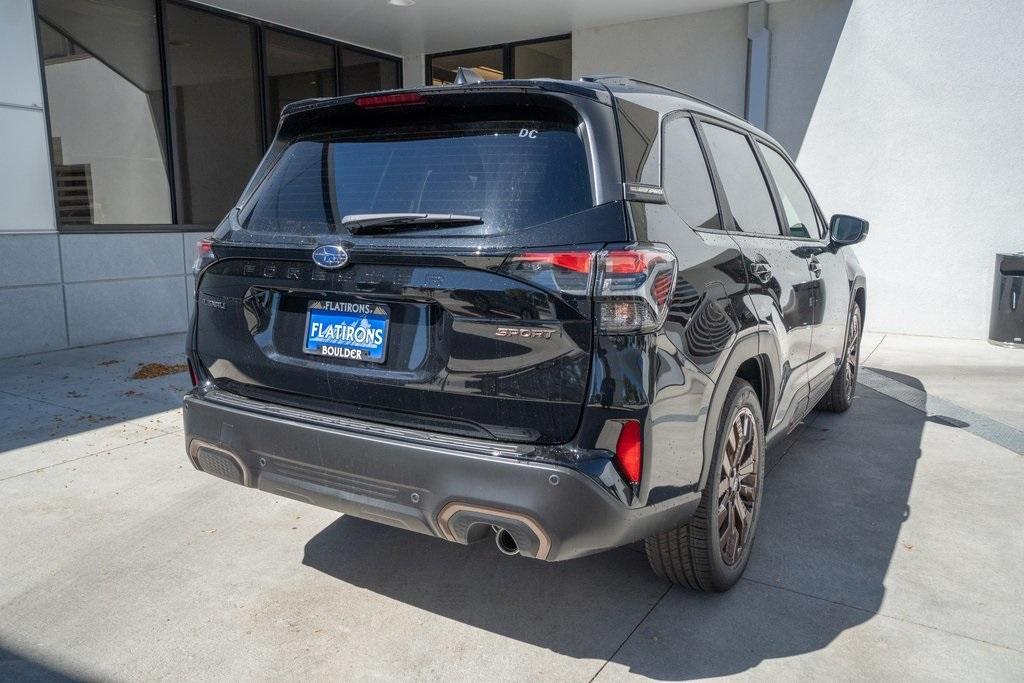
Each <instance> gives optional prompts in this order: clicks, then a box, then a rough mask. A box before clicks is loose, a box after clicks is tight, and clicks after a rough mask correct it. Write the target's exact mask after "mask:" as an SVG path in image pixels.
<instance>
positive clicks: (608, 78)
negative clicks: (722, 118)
mask: <svg viewBox="0 0 1024 683" xmlns="http://www.w3.org/2000/svg"><path fill="white" fill-rule="evenodd" d="M580 80H581V81H586V82H588V83H611V84H613V85H646V86H648V87H651V88H657V89H658V90H664V91H666V92H670V93H673V94H675V95H682V96H683V97H686V98H688V99H691V100H693V101H694V102H700V103H701V104H706V105H707V106H709V107H711V108H712V109H717V110H718V111H720V112H724V113H726V114H728V115H729V116H735V117H736V118H738V119H741V120H743V121H746V119H745V118H744V117H742V116H740V115H739V114H736V113H735V112H731V111H729V110H728V109H726V108H725V107H723V106H720V105H717V104H715V103H714V102H708V101H707V100H705V99H702V98H700V97H697V96H696V95H691V94H690V93H688V92H683V91H682V90H676V89H674V88H669V87H668V86H664V85H658V84H657V83H651V82H650V81H644V80H641V79H639V78H633V77H632V76H623V75H621V74H593V75H589V76H580ZM748 123H749V121H748Z"/></svg>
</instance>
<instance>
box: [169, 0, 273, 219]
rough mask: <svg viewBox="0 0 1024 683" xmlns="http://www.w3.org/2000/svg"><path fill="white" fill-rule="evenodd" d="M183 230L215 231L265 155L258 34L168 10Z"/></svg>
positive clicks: (195, 13) (193, 12) (230, 22)
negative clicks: (196, 226) (205, 227)
mask: <svg viewBox="0 0 1024 683" xmlns="http://www.w3.org/2000/svg"><path fill="white" fill-rule="evenodd" d="M166 16H167V23H166V29H167V46H168V47H167V61H168V67H169V69H170V74H171V87H172V89H173V102H174V109H175V111H174V114H175V121H176V131H175V132H176V137H177V145H178V150H177V156H176V157H175V161H176V163H177V178H178V187H179V188H180V192H181V198H180V207H181V211H180V214H179V216H178V218H179V222H181V223H216V222H217V221H219V220H221V219H222V218H223V217H224V215H225V214H226V213H227V211H228V209H230V208H231V205H232V203H233V202H234V201H235V200H236V199H237V198H238V195H239V194H240V193H241V191H242V188H243V187H244V186H245V183H246V180H248V178H249V176H250V174H251V173H252V171H253V169H254V168H256V164H257V163H258V162H259V160H260V157H261V156H262V152H263V128H262V125H261V124H262V116H261V115H260V105H259V97H258V95H257V93H258V92H259V90H258V88H257V78H256V76H257V74H256V49H255V47H256V45H255V35H254V34H255V28H254V27H253V26H252V25H251V24H247V23H244V22H241V21H237V20H234V19H228V18H226V17H223V16H219V15H215V14H210V13H209V12H204V11H201V10H197V9H192V8H190V7H184V6H182V5H176V4H173V3H168V4H167V14H166Z"/></svg>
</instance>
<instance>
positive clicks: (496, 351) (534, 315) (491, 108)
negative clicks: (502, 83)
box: [194, 89, 626, 443]
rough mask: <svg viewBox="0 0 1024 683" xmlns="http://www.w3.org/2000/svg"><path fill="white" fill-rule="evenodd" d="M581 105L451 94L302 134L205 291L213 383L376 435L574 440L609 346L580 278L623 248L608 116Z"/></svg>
mask: <svg viewBox="0 0 1024 683" xmlns="http://www.w3.org/2000/svg"><path fill="white" fill-rule="evenodd" d="M583 99H584V98H579V97H576V96H570V95H566V94H551V93H541V92H531V91H528V90H525V89H518V90H515V89H509V90H503V91H502V90H495V91H494V93H485V94H482V93H480V92H472V91H470V92H465V93H459V92H454V91H453V92H443V93H442V92H436V91H435V92H433V93H430V92H427V93H424V94H422V95H407V96H405V99H404V100H403V101H400V100H399V98H392V99H391V100H387V99H384V98H381V97H376V98H361V102H360V100H355V101H352V100H348V101H343V102H339V103H336V104H333V105H332V106H327V107H319V108H314V109H311V110H308V111H305V112H299V113H296V114H292V115H290V116H286V117H285V120H284V122H283V123H282V128H281V130H280V131H279V133H278V140H277V141H275V147H274V150H275V151H273V152H272V153H271V154H272V155H273V156H274V157H275V158H274V159H273V160H272V163H267V164H265V167H269V168H264V171H263V172H262V173H258V174H257V178H256V180H254V182H253V185H254V189H253V190H252V192H251V193H250V194H249V196H247V197H246V198H245V200H244V202H243V203H242V204H241V206H240V207H239V208H238V209H237V210H235V211H233V212H232V214H231V215H230V216H229V217H228V219H227V220H226V221H225V222H224V224H222V225H221V227H220V228H218V230H217V232H216V234H215V239H214V241H213V243H212V248H211V251H210V253H209V254H208V255H207V257H206V258H207V261H208V262H209V264H210V265H207V266H206V267H205V269H204V270H203V271H202V273H201V275H200V277H199V280H198V283H197V289H198V298H197V306H196V320H195V324H196V329H195V338H194V339H195V341H194V344H195V354H196V358H197V360H198V361H199V363H200V365H201V367H202V369H203V372H204V373H205V375H206V377H207V378H209V379H210V380H212V382H214V383H215V384H216V385H217V386H218V387H220V388H222V389H225V390H228V391H232V392H235V393H239V394H243V395H247V396H250V397H253V398H258V399H261V400H266V401H270V402H275V403H280V404H285V405H291V406H296V407H302V408H307V409H312V410H317V411H321V412H328V413H334V414H340V415H345V416H350V417H357V418H361V419H367V420H371V421H376V422H382V423H389V424H396V425H402V426H413V427H417V428H423V429H428V430H433V431H441V432H447V433H453V434H460V435H466V436H474V437H479V438H488V439H499V440H506V441H517V442H530V443H561V442H565V441H568V440H569V439H571V438H572V436H573V434H574V433H575V430H576V427H577V425H578V423H579V420H580V416H581V411H582V410H583V406H584V403H585V400H586V388H587V384H588V377H589V372H590V362H591V351H592V348H593V338H594V327H593V310H592V309H593V304H592V301H591V298H590V286H591V282H590V277H591V269H590V265H589V261H587V262H586V263H582V262H581V261H580V259H583V258H586V259H589V252H592V251H595V250H597V249H599V248H601V246H602V245H604V244H606V243H608V242H615V241H619V242H621V241H623V240H624V239H625V238H626V223H625V218H624V213H623V207H622V203H621V201H612V199H613V198H612V197H609V196H606V195H607V193H606V192H605V191H604V190H603V189H602V187H603V183H606V182H607V178H601V179H595V178H596V173H595V166H596V165H597V164H598V161H597V159H596V157H597V156H598V155H599V154H605V155H607V153H608V152H600V151H599V149H598V148H601V147H602V143H601V140H604V139H609V131H608V130H597V129H600V128H602V127H603V126H611V125H613V124H612V123H610V122H611V117H610V114H609V115H608V116H606V115H605V114H604V110H607V109H608V107H607V106H606V105H603V104H599V103H597V102H596V101H592V100H587V101H582V100H583ZM612 130H613V129H612ZM611 139H614V136H611ZM616 154H617V152H616ZM600 163H601V164H602V165H606V166H607V167H608V169H611V168H617V167H618V163H617V157H614V158H613V159H612V160H609V159H608V158H604V159H602V160H601V162H600ZM607 172H608V171H605V174H607ZM615 180H616V181H617V180H618V179H617V178H616V179H615ZM314 257H315V258H316V262H315V261H314ZM341 261H343V262H344V263H342V264H341V265H339V262H341ZM318 263H319V264H320V265H318Z"/></svg>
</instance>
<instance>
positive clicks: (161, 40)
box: [32, 0, 404, 234]
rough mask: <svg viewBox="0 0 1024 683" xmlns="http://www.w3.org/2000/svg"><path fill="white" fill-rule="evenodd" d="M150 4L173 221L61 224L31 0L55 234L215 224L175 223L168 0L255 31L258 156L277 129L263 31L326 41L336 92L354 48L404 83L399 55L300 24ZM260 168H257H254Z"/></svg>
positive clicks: (177, 203)
mask: <svg viewBox="0 0 1024 683" xmlns="http://www.w3.org/2000/svg"><path fill="white" fill-rule="evenodd" d="M150 2H151V3H152V6H153V10H154V14H155V18H156V38H157V53H158V57H159V60H160V82H161V87H162V90H163V93H162V94H163V123H164V126H165V130H166V131H167V135H166V139H165V141H164V146H165V150H164V153H165V154H166V158H167V176H168V188H169V190H168V191H169V192H170V195H171V196H170V199H171V222H170V223H97V224H87V225H81V224H78V225H73V224H68V225H64V224H62V223H61V220H60V213H59V211H58V210H57V179H56V168H55V167H54V164H53V162H54V157H53V150H52V148H51V144H50V140H51V139H52V137H53V130H52V127H51V124H50V99H49V93H48V91H47V85H46V64H45V61H44V59H43V41H42V34H41V23H42V19H41V18H40V16H39V4H38V2H37V0H32V12H33V21H34V23H35V31H36V49H37V50H36V51H37V58H38V64H39V78H40V81H41V83H42V91H43V113H44V118H45V121H46V137H47V152H46V153H47V157H48V159H49V164H50V183H51V190H52V196H53V206H54V224H55V225H56V227H57V232H59V233H69V234H90V233H96V234H106V233H162V232H203V231H210V230H212V229H213V228H214V227H216V224H213V223H178V222H177V221H178V217H179V216H180V215H181V214H182V206H183V202H184V198H183V196H182V195H181V192H180V185H181V184H180V182H179V180H178V173H179V169H180V168H181V165H180V160H179V158H178V149H179V145H178V133H177V130H176V124H177V121H176V116H175V109H174V104H175V103H174V91H173V88H172V87H171V74H170V66H169V63H168V59H167V51H168V45H167V30H166V16H165V15H166V9H167V5H168V4H176V5H179V6H182V7H187V8H189V9H192V10H196V11H200V12H205V13H207V14H212V15H215V16H220V17H223V18H226V19H232V20H235V21H240V22H242V23H244V24H248V25H249V26H250V27H251V28H252V29H253V31H254V38H253V42H254V45H253V49H254V59H255V63H256V69H257V74H256V84H257V88H256V90H257V92H256V97H257V99H258V101H257V102H256V105H257V107H258V111H259V112H260V121H259V126H260V130H261V133H262V134H261V136H260V140H261V141H262V142H263V145H262V149H261V150H260V154H261V155H265V154H266V152H267V150H269V149H270V143H271V141H272V140H273V136H274V133H275V132H276V131H274V130H270V112H269V109H270V99H269V97H268V90H269V80H268V79H269V76H268V73H267V62H266V56H267V42H266V40H267V39H266V32H267V31H277V32H280V33H287V34H290V35H293V36H295V37H298V38H304V39H306V40H310V41H314V42H318V43H322V44H325V45H328V46H330V47H331V48H332V49H333V51H334V75H335V95H334V96H335V97H340V96H341V92H342V91H343V89H344V85H343V83H342V75H343V70H342V63H341V54H342V50H343V49H345V50H352V51H353V52H359V53H362V54H365V55H368V56H371V57H376V58H378V59H382V60H385V61H389V62H392V63H393V64H394V65H395V70H396V73H397V75H398V88H402V87H404V81H403V76H404V74H403V71H402V58H401V57H399V56H396V55H393V54H388V53H386V52H379V51H376V50H371V49H369V48H365V47H360V46H358V45H351V44H349V43H346V42H343V41H340V40H334V39H332V38H328V37H326V36H321V35H317V34H315V33H308V32H306V31H300V30H298V29H294V28H290V27H287V26H281V25H279V24H275V23H273V22H271V21H266V20H263V19H258V18H255V17H250V16H246V15H244V14H239V13H237V12H232V11H230V10H225V9H221V8H219V7H211V6H209V5H204V4H201V3H198V2H193V0H150ZM257 168H258V167H257Z"/></svg>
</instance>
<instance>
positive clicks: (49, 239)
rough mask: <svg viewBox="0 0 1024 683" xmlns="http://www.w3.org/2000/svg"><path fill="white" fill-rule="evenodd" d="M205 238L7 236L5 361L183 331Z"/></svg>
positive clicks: (0, 236)
mask: <svg viewBox="0 0 1024 683" xmlns="http://www.w3.org/2000/svg"><path fill="white" fill-rule="evenodd" d="M203 234H204V233H180V232H168V233H149V234H140V233H127V234H115V235H75V234H62V235H58V234H57V233H56V232H49V233H43V232H40V233H6V234H5V233H0V358H3V357H8V356H19V355H22V354H26V353H37V352H41V351H54V350H57V349H63V348H68V347H71V346H87V345H89V344H101V343H104V342H110V341H116V340H119V339H133V338H138V337H151V336H155V335H158V334H170V333H172V332H184V331H185V329H186V328H187V327H188V320H189V316H190V314H191V310H192V306H193V296H192V292H193V288H194V282H193V280H192V275H191V267H192V259H193V258H194V254H195V243H196V240H198V239H199V238H200V237H202V236H203Z"/></svg>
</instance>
